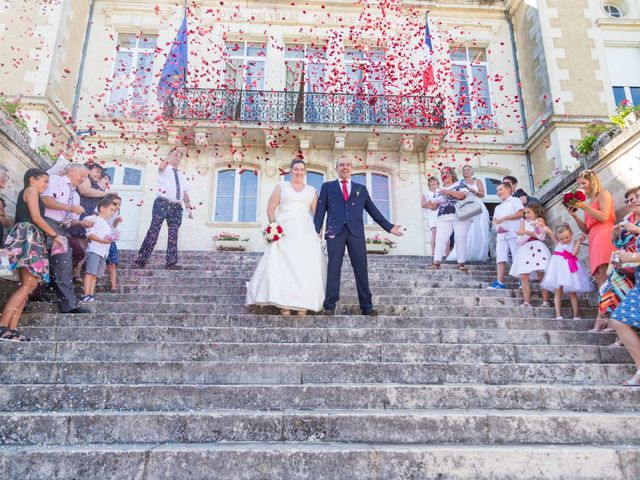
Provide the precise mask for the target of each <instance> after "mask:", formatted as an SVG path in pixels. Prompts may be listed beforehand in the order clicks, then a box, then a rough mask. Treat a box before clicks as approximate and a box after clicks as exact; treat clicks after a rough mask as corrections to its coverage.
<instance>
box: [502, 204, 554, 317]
mask: <svg viewBox="0 0 640 480" xmlns="http://www.w3.org/2000/svg"><path fill="white" fill-rule="evenodd" d="M546 226H547V224H546V219H545V216H544V208H542V205H540V204H539V203H530V204H528V205H527V206H526V207H524V219H523V220H521V221H520V227H519V228H518V231H517V232H516V233H517V234H518V237H517V243H518V252H517V253H516V256H515V258H514V259H513V264H512V265H511V270H510V271H509V275H513V276H516V277H520V282H521V285H522V297H523V299H524V301H523V303H522V305H521V306H523V307H530V306H531V279H530V277H531V274H532V273H533V272H536V273H537V275H538V280H540V281H542V279H543V278H544V274H545V271H546V270H547V265H548V264H549V259H550V258H551V252H549V249H548V248H547V246H546V245H545V244H544V240H545V238H546V237H547V231H546ZM542 306H543V307H548V306H550V305H549V291H548V290H545V289H542Z"/></svg>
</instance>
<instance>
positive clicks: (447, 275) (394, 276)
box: [118, 267, 518, 284]
mask: <svg viewBox="0 0 640 480" xmlns="http://www.w3.org/2000/svg"><path fill="white" fill-rule="evenodd" d="M253 271H254V270H253V269H248V268H225V269H219V268H215V267H212V268H211V269H207V270H205V269H202V268H200V269H198V268H194V269H188V270H165V269H159V270H147V269H145V270H123V269H121V270H119V271H118V276H119V278H123V279H125V280H129V279H133V280H135V279H138V278H144V277H154V278H171V279H173V280H175V281H179V279H182V278H200V279H210V278H241V279H244V280H247V281H248V280H249V279H250V278H251V276H252V275H253ZM342 275H343V276H344V277H352V276H353V271H352V270H351V268H350V267H345V268H343V271H342ZM421 276H422V277H428V278H429V279H431V280H433V279H437V280H443V279H444V280H468V279H470V280H483V281H489V282H492V281H494V280H495V279H496V274H495V272H493V271H486V272H476V273H473V274H471V273H464V272H459V271H457V270H451V271H446V270H444V271H442V270H441V271H435V272H433V271H429V272H428V271H426V270H424V269H388V268H385V269H369V280H372V281H376V280H383V281H384V280H392V281H395V280H409V281H411V280H414V279H415V278H416V277H421ZM508 280H509V281H510V282H511V283H516V284H517V282H518V279H517V278H515V277H509V279H508Z"/></svg>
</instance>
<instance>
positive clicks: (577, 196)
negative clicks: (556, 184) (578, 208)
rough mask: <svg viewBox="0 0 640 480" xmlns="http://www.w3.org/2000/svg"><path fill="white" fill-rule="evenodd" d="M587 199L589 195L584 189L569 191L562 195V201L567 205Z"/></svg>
mask: <svg viewBox="0 0 640 480" xmlns="http://www.w3.org/2000/svg"><path fill="white" fill-rule="evenodd" d="M586 200H587V196H586V195H585V194H584V192H583V191H582V190H575V191H571V192H567V193H565V194H564V195H563V196H562V203H563V204H565V205H567V206H573V205H575V204H576V203H582V202H584V201H586Z"/></svg>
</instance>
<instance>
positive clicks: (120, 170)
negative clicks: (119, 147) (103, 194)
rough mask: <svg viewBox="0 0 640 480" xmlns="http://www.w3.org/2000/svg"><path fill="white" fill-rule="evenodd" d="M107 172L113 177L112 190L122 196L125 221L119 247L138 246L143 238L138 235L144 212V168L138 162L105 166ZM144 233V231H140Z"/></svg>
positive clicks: (121, 225) (121, 230) (120, 228)
mask: <svg viewBox="0 0 640 480" xmlns="http://www.w3.org/2000/svg"><path fill="white" fill-rule="evenodd" d="M105 172H106V173H108V174H109V176H110V177H111V190H112V191H114V192H118V194H119V195H120V197H121V198H122V208H121V209H120V216H121V217H122V218H123V222H122V223H121V224H120V226H119V227H118V230H119V231H120V239H119V240H118V248H121V249H122V248H133V249H135V248H138V247H139V246H140V243H141V242H142V239H141V238H140V239H139V238H138V235H139V233H140V232H142V230H141V229H140V218H141V214H142V206H141V205H142V203H141V202H142V199H143V196H144V192H143V191H142V180H143V174H144V171H143V168H142V167H140V166H138V165H136V164H126V163H125V164H123V165H121V166H117V167H108V168H105ZM140 234H143V233H140Z"/></svg>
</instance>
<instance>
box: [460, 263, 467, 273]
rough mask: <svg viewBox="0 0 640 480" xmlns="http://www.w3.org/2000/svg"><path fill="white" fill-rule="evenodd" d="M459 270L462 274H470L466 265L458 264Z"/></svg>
mask: <svg viewBox="0 0 640 480" xmlns="http://www.w3.org/2000/svg"><path fill="white" fill-rule="evenodd" d="M458 270H459V271H461V272H465V273H468V272H469V269H468V268H467V266H466V265H465V264H464V263H459V264H458Z"/></svg>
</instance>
